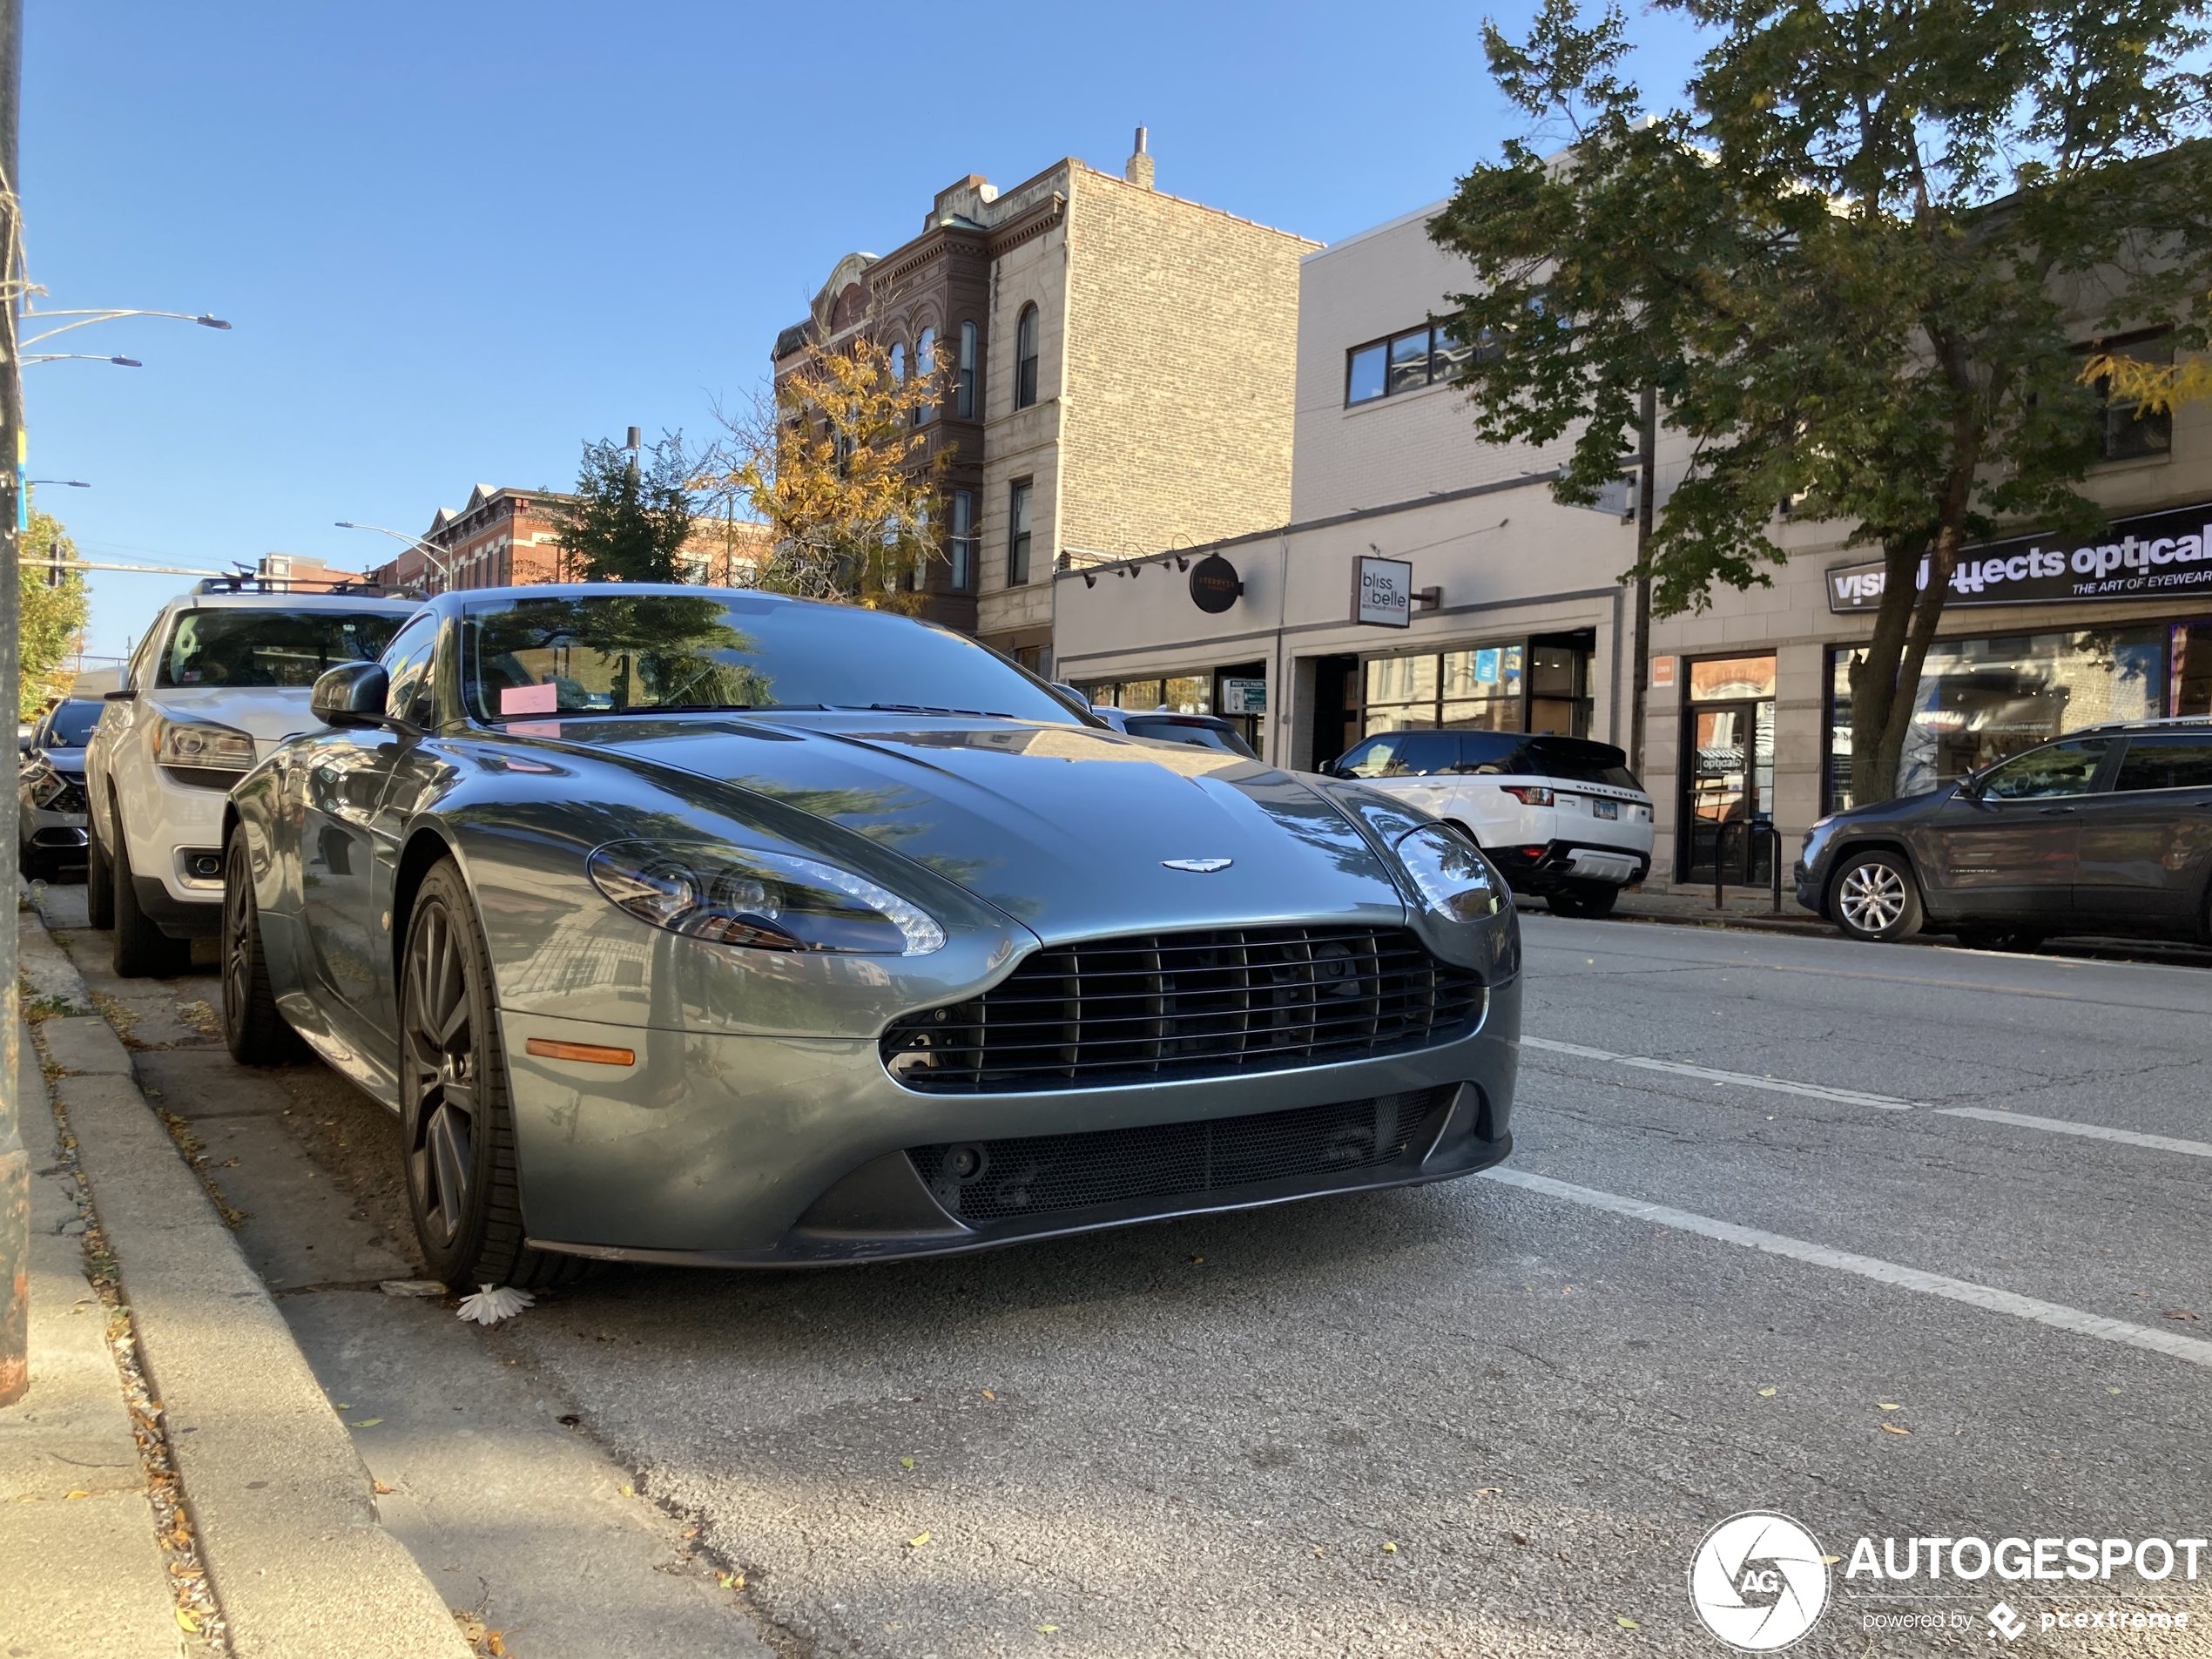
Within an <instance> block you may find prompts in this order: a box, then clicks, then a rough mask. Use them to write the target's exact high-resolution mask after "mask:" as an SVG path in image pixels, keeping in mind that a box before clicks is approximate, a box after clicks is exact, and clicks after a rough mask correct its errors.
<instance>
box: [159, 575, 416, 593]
mask: <svg viewBox="0 0 2212 1659" xmlns="http://www.w3.org/2000/svg"><path fill="white" fill-rule="evenodd" d="M192 591H193V592H194V593H206V594H218V593H283V594H290V595H294V596H305V597H309V598H316V597H326V598H349V599H420V598H422V597H424V595H423V592H422V590H421V589H420V588H413V587H408V586H407V585H406V584H405V583H387V582H332V583H327V584H325V585H323V586H321V587H313V588H310V587H302V586H300V585H299V584H298V583H296V582H295V581H294V580H293V578H291V577H260V576H251V575H247V574H246V573H245V572H243V571H241V572H240V573H239V575H237V576H211V577H204V578H203V579H202V580H201V582H200V583H199V586H198V587H196V588H194V589H193V590H192Z"/></svg>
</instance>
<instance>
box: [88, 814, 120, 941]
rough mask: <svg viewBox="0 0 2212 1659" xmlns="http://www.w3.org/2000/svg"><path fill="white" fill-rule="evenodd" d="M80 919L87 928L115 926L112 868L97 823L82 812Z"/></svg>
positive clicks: (90, 816) (113, 872) (113, 871)
mask: <svg viewBox="0 0 2212 1659" xmlns="http://www.w3.org/2000/svg"><path fill="white" fill-rule="evenodd" d="M84 840H85V847H84V921H85V924H86V925H87V926H88V927H114V926H115V869H114V867H113V866H112V865H111V864H110V863H109V862H108V856H107V848H106V847H105V846H101V845H100V826H99V825H98V823H96V822H95V821H94V820H93V818H92V815H91V813H85V815H84Z"/></svg>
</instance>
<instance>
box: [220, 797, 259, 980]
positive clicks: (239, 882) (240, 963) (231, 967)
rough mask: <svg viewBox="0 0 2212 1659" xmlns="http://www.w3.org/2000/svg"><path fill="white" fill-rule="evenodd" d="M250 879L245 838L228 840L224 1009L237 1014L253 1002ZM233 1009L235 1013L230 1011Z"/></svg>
mask: <svg viewBox="0 0 2212 1659" xmlns="http://www.w3.org/2000/svg"><path fill="white" fill-rule="evenodd" d="M251 880H253V872H252V871H251V870H250V869H249V868H248V867H247V864H246V841H245V838H244V837H242V836H241V837H239V838H238V839H236V840H233V842H232V844H231V855H230V860H229V867H228V868H227V869H226V870H225V871H224V872H223V1011H224V1014H225V1015H226V1017H237V1015H242V1014H243V1012H244V1011H245V1010H246V1009H247V1008H252V1007H253V932H252V930H251V929H250V928H249V927H247V926H246V894H247V887H246V883H248V882H249V881H251ZM233 1010H236V1011H237V1014H235V1015H234V1014H233Z"/></svg>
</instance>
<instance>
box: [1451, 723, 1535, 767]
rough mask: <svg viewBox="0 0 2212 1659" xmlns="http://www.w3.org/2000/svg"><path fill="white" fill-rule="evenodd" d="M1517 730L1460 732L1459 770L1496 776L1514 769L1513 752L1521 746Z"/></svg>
mask: <svg viewBox="0 0 2212 1659" xmlns="http://www.w3.org/2000/svg"><path fill="white" fill-rule="evenodd" d="M1520 747H1521V734H1520V733H1519V732H1461V733H1460V771H1461V772H1481V773H1485V774H1487V775H1489V776H1496V775H1497V774H1499V773H1501V772H1511V771H1512V770H1513V769H1514V752H1515V751H1516V750H1518V749H1519V748H1520Z"/></svg>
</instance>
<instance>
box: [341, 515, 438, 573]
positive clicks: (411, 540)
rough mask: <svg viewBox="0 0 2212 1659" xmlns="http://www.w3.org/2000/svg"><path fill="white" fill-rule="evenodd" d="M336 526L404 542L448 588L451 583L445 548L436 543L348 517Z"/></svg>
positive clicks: (401, 531) (402, 531) (403, 531)
mask: <svg viewBox="0 0 2212 1659" xmlns="http://www.w3.org/2000/svg"><path fill="white" fill-rule="evenodd" d="M338 528H339V529H341V530H374V531H375V532H376V533H377V534H378V535H379V536H390V537H391V538H392V539H393V540H394V541H395V542H405V543H407V544H408V546H409V547H412V548H417V549H420V550H421V554H422V556H423V557H424V558H426V559H428V560H429V561H430V563H431V566H432V568H433V569H435V570H436V571H437V573H438V580H439V581H440V582H442V583H444V584H445V585H446V586H447V587H448V588H450V587H451V586H452V585H453V570H452V567H451V564H450V562H449V556H448V554H447V552H446V550H445V549H443V548H442V547H440V546H439V545H438V544H437V543H435V542H426V541H424V540H423V539H422V538H421V536H409V535H408V533H407V532H406V531H405V530H388V529H385V528H384V527H383V526H382V525H381V524H356V523H354V522H353V521H352V520H351V519H349V518H341V519H340V520H339V521H338Z"/></svg>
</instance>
